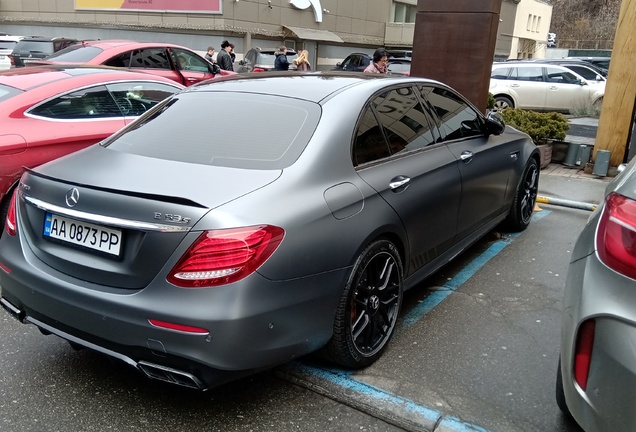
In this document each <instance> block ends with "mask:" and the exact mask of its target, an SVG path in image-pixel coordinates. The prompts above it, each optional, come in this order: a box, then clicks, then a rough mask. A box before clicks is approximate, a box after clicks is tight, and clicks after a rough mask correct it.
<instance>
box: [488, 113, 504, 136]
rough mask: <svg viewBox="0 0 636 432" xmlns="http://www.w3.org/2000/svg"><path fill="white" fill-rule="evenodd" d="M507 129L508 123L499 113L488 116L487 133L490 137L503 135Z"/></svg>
mask: <svg viewBox="0 0 636 432" xmlns="http://www.w3.org/2000/svg"><path fill="white" fill-rule="evenodd" d="M505 129H506V122H504V119H503V117H501V115H500V114H499V113H498V112H495V111H490V112H489V113H488V115H487V116H486V132H487V133H488V134H489V135H501V134H502V133H503V131H504V130H505Z"/></svg>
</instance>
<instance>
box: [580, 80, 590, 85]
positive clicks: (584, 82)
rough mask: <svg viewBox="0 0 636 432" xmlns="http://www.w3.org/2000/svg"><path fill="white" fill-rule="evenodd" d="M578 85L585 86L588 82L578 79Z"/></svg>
mask: <svg viewBox="0 0 636 432" xmlns="http://www.w3.org/2000/svg"><path fill="white" fill-rule="evenodd" d="M579 85H582V86H586V85H588V83H587V81H585V80H579Z"/></svg>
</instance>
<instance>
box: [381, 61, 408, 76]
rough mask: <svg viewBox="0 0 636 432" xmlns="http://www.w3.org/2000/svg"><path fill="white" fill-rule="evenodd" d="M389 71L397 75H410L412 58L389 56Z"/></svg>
mask: <svg viewBox="0 0 636 432" xmlns="http://www.w3.org/2000/svg"><path fill="white" fill-rule="evenodd" d="M386 67H387V69H388V71H389V73H392V74H397V75H410V74H411V59H410V58H389V60H388V62H387V65H386Z"/></svg>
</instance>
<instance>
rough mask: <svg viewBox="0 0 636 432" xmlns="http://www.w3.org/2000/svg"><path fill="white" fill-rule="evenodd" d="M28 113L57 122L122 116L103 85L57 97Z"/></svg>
mask: <svg viewBox="0 0 636 432" xmlns="http://www.w3.org/2000/svg"><path fill="white" fill-rule="evenodd" d="M28 113H29V114H31V115H36V116H40V117H46V118H50V119H57V120H78V119H89V118H90V119H94V118H108V117H121V116H122V112H121V111H120V109H119V107H118V105H117V103H116V102H115V100H114V99H113V98H112V96H111V95H110V93H109V92H108V89H107V88H106V87H105V86H103V85H101V86H96V87H91V88H88V89H83V90H79V91H75V92H72V93H67V94H64V95H61V96H58V97H56V98H54V99H52V100H50V101H47V102H44V103H43V104H40V105H38V106H36V107H34V108H33V109H31V110H30V111H29V112H28Z"/></svg>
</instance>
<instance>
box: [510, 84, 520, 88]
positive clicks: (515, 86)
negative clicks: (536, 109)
mask: <svg viewBox="0 0 636 432" xmlns="http://www.w3.org/2000/svg"><path fill="white" fill-rule="evenodd" d="M509 87H512V88H517V87H519V84H510V86H509Z"/></svg>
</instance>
